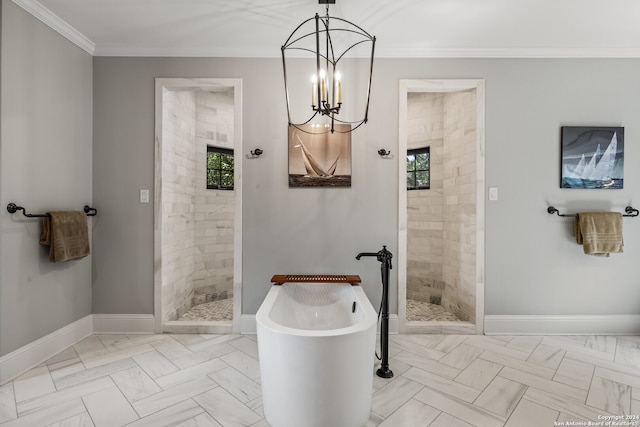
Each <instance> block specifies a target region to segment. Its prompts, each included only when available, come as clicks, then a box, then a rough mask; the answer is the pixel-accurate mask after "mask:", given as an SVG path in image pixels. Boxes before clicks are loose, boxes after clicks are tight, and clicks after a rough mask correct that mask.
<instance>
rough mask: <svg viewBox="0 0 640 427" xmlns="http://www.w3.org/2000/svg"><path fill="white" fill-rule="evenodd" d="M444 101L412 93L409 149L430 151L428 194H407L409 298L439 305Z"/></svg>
mask: <svg viewBox="0 0 640 427" xmlns="http://www.w3.org/2000/svg"><path fill="white" fill-rule="evenodd" d="M443 100H444V94H441V93H409V94H408V98H407V102H408V104H407V118H408V129H407V132H408V133H407V135H408V141H407V148H408V149H415V148H423V147H427V146H429V147H430V156H431V185H430V187H431V188H430V189H429V190H412V191H408V192H407V231H408V233H407V298H409V299H413V300H416V301H423V302H429V303H433V304H440V302H441V299H442V290H443V289H444V283H443V282H442V252H443V240H442V233H443V223H442V221H443V218H442V209H443V187H442V165H443V158H444V156H443V149H444V147H443V137H444V131H443V120H444V111H443Z"/></svg>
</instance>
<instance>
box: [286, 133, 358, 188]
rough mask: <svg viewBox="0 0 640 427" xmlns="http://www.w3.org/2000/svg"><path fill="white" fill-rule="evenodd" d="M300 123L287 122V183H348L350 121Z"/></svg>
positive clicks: (349, 172)
mask: <svg viewBox="0 0 640 427" xmlns="http://www.w3.org/2000/svg"><path fill="white" fill-rule="evenodd" d="M327 126H330V125H327ZM299 127H300V128H301V129H298V128H296V127H295V126H289V187H351V132H349V130H350V128H351V125H348V124H337V125H334V128H335V132H334V133H331V132H330V131H329V129H330V128H325V125H317V124H307V125H302V126H299Z"/></svg>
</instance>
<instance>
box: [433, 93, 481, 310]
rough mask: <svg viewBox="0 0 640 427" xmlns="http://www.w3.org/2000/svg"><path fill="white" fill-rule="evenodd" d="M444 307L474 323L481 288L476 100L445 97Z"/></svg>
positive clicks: (470, 96) (466, 96)
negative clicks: (478, 285)
mask: <svg viewBox="0 0 640 427" xmlns="http://www.w3.org/2000/svg"><path fill="white" fill-rule="evenodd" d="M443 105H444V106H443V109H444V117H443V122H444V125H443V128H444V163H443V181H444V184H443V188H444V194H445V197H444V201H443V205H444V209H443V215H444V218H445V221H444V228H443V271H442V280H443V282H444V283H445V287H444V290H443V296H442V305H443V307H445V308H446V309H447V310H448V311H450V312H451V313H453V314H455V315H456V316H457V317H458V318H459V319H461V320H467V321H472V322H473V321H475V288H476V267H475V262H476V261H475V260H476V242H475V235H476V225H475V214H476V200H475V198H476V180H477V177H476V127H477V126H476V111H475V109H476V96H475V91H464V92H454V93H450V94H447V95H446V96H445V97H444V103H443Z"/></svg>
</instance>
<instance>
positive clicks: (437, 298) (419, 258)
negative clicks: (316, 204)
mask: <svg viewBox="0 0 640 427" xmlns="http://www.w3.org/2000/svg"><path fill="white" fill-rule="evenodd" d="M475 106H476V99H475V92H473V91H471V92H457V93H447V94H444V93H410V94H409V97H408V118H409V129H408V138H409V140H408V145H407V148H409V149H412V148H420V147H425V146H430V154H431V188H430V189H429V190H413V191H408V192H407V229H408V233H407V234H408V236H407V298H409V299H414V300H417V301H424V302H430V303H434V304H441V305H443V307H445V308H446V309H447V310H449V311H450V312H452V313H454V314H455V315H456V316H457V317H458V318H459V319H461V320H470V321H473V320H474V319H475V206H476V204H475V182H476V167H475V161H476V160H475V155H476V149H475V140H476V133H475V131H476V123H475V120H476V112H475Z"/></svg>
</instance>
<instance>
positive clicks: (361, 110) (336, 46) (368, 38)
mask: <svg viewBox="0 0 640 427" xmlns="http://www.w3.org/2000/svg"><path fill="white" fill-rule="evenodd" d="M318 4H325V5H326V14H325V16H320V15H318V14H317V13H316V15H315V17H312V18H309V19H307V20H305V21H303V22H302V23H301V24H300V25H298V27H296V29H295V30H293V32H292V33H291V35H290V36H289V38H288V39H287V41H286V42H285V43H284V44H283V45H282V47H281V51H282V67H283V71H284V90H285V95H286V100H287V117H288V120H289V126H294V127H296V128H297V129H300V130H301V131H303V132H304V131H305V130H304V129H303V128H302V126H303V125H306V124H309V123H311V121H312V120H313V119H314V117H316V116H320V117H322V116H325V117H326V118H328V119H329V121H330V123H331V126H327V128H330V130H331V133H333V132H334V131H335V132H351V131H353V130H355V129H357V128H358V127H360V126H361V125H362V124H364V123H366V122H367V118H368V114H369V99H370V94H371V76H372V73H373V54H374V50H375V45H376V38H375V36H372V35H370V34H369V33H368V32H366V31H365V30H363V29H362V28H361V27H359V26H358V25H356V24H354V23H352V22H349V21H347V20H345V19H342V18H336V17H330V16H329V4H335V0H318ZM347 57H354V58H361V59H362V60H363V61H364V64H366V65H364V66H363V67H361V68H364V70H365V71H364V72H367V73H368V74H366V75H364V72H361V73H359V75H356V72H357V71H358V68H359V66H358V65H356V66H353V65H352V66H351V68H348V69H347V68H346V67H345V68H344V69H342V71H343V72H342V73H341V71H340V70H341V68H340V67H341V66H342V65H343V64H344V62H343V63H342V64H341V65H340V66H339V62H340V61H341V60H342V59H345V58H347ZM292 58H296V59H297V58H307V59H310V58H312V59H313V60H314V61H313V63H311V61H307V62H305V63H304V65H303V67H304V70H305V71H300V69H299V68H296V69H295V71H296V72H295V73H291V75H288V74H287V62H288V61H289V62H291V61H292V60H294V59H292ZM358 64H359V63H358ZM297 65H298V64H296V66H297ZM290 69H291V67H290ZM307 70H308V72H309V73H310V74H311V79H310V80H309V75H308V74H306V72H307ZM348 71H352V72H353V73H351V74H347V72H348ZM301 74H306V77H304V78H305V79H306V82H307V83H306V84H300V83H299V81H298V80H299V79H300V77H301ZM303 85H310V86H311V94H310V96H308V94H309V92H308V86H307V89H306V90H303V89H302V86H303ZM290 88H291V89H293V90H296V91H298V92H299V91H302V92H303V93H305V94H307V95H306V96H304V98H306V100H305V101H304V102H308V103H307V104H306V107H304V108H305V109H308V105H309V103H310V104H311V110H310V111H309V110H307V111H309V113H307V114H309V116H307V114H305V117H308V118H306V120H305V119H302V120H299V121H294V120H293V119H292V110H293V111H294V112H296V113H299V111H302V110H303V109H302V108H295V107H294V106H293V105H292V100H291V98H290V96H289V89H290ZM358 88H360V90H358ZM345 89H348V90H345ZM345 93H349V94H356V93H360V94H361V98H362V100H361V102H360V103H359V105H356V104H357V103H356V102H355V100H354V99H345V105H348V104H353V105H349V107H350V108H349V112H348V113H346V112H345V110H346V108H344V107H343V96H344V94H345ZM300 99H302V97H301V96H298V97H297V98H295V101H294V103H295V102H297V101H299V100H300ZM304 102H303V103H300V105H304ZM354 110H358V112H354ZM341 113H342V114H341ZM349 114H352V115H353V116H354V117H347V116H348V115H349ZM336 122H337V123H342V124H346V125H350V126H341V127H340V128H347V129H348V130H346V131H340V130H337V129H336V127H335V123H336Z"/></svg>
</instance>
